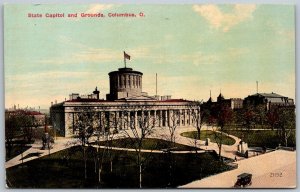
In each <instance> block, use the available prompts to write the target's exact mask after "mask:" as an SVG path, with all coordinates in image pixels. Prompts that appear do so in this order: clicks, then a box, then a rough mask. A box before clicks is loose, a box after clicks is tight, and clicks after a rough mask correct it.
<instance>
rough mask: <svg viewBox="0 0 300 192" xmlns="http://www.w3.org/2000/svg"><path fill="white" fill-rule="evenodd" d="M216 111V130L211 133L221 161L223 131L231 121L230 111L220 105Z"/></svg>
mask: <svg viewBox="0 0 300 192" xmlns="http://www.w3.org/2000/svg"><path fill="white" fill-rule="evenodd" d="M216 109H217V111H216V114H217V116H216V123H217V126H218V128H217V129H215V130H213V132H214V137H215V140H216V143H217V145H218V148H219V158H220V159H221V151H222V144H223V139H224V133H223V132H224V131H225V130H224V129H225V125H227V124H229V123H230V122H231V120H232V110H231V109H230V108H229V107H228V106H226V105H220V106H218V107H217V108H216Z"/></svg>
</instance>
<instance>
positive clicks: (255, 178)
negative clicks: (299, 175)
mask: <svg viewBox="0 0 300 192" xmlns="http://www.w3.org/2000/svg"><path fill="white" fill-rule="evenodd" d="M237 163H238V169H234V170H232V171H227V172H223V173H220V174H217V175H213V176H210V177H206V178H204V179H201V180H198V181H193V182H191V183H189V184H186V185H184V186H181V187H182V188H212V187H213V188H230V187H233V186H234V183H235V181H236V179H237V175H239V174H241V173H244V172H245V173H251V174H252V185H251V186H249V188H294V187H296V152H295V151H293V152H291V151H283V150H277V151H274V152H270V153H266V154H263V155H259V156H255V157H252V158H249V159H244V160H241V161H238V162H237Z"/></svg>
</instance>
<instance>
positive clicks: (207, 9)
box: [193, 4, 256, 32]
mask: <svg viewBox="0 0 300 192" xmlns="http://www.w3.org/2000/svg"><path fill="white" fill-rule="evenodd" d="M255 9H256V5H252V4H236V5H234V7H233V11H232V13H224V12H222V10H220V8H219V7H218V6H217V5H194V6H193V10H194V11H195V12H197V13H199V14H200V15H201V16H202V17H204V18H205V19H206V20H207V21H208V22H209V23H210V25H211V26H212V27H213V28H215V29H220V30H222V31H223V32H227V31H229V30H230V29H231V28H232V27H233V26H235V25H237V24H239V23H241V22H243V21H246V20H248V19H251V18H252V13H253V12H254V11H255Z"/></svg>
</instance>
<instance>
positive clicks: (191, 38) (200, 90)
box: [4, 4, 295, 108]
mask: <svg viewBox="0 0 300 192" xmlns="http://www.w3.org/2000/svg"><path fill="white" fill-rule="evenodd" d="M140 12H142V13H143V14H144V17H139V13H140ZM28 13H41V14H43V17H42V18H29V17H28ZM46 13H65V17H64V18H46V17H45V14H46ZM68 13H78V14H80V13H103V14H104V15H105V17H104V18H81V17H77V18H68V17H67V14H68ZM108 13H135V14H137V17H135V18H123V17H108ZM294 16H295V13H294V6H291V5H261V4H259V5H258V4H256V5H255V4H228V5H226V4H224V5H220V4H195V5H194V4H186V5H128V4H126V5H122V4H77V5H74V4H73V5H72V4H65V5H62V4H61V5H55V4H52V5H26V4H23V5H20V4H19V5H5V7H4V73H5V74H4V75H5V79H4V81H5V108H11V107H12V106H13V105H19V106H20V107H26V106H29V107H35V108H38V106H40V107H41V108H49V107H50V104H51V102H54V101H55V100H57V102H61V101H64V100H65V98H67V99H68V97H69V94H71V93H80V94H90V93H92V91H93V90H94V89H95V87H96V86H97V87H98V89H99V90H100V98H105V97H106V94H107V93H108V92H109V78H108V73H109V72H111V71H115V70H117V69H118V68H121V67H124V61H123V51H126V53H127V54H129V55H130V56H131V60H130V61H127V66H128V67H131V68H133V69H134V70H137V71H141V72H142V73H143V91H144V92H148V94H149V95H155V74H156V73H157V75H158V95H172V98H183V99H189V100H202V99H203V100H204V101H206V100H208V98H209V95H210V91H211V95H212V98H213V99H214V100H216V97H217V96H218V95H219V94H220V92H222V94H223V95H224V97H225V98H244V97H247V96H248V95H251V94H255V93H256V81H258V92H262V93H271V92H275V93H278V94H280V95H284V96H288V97H290V98H293V99H295V18H294Z"/></svg>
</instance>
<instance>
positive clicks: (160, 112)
mask: <svg viewBox="0 0 300 192" xmlns="http://www.w3.org/2000/svg"><path fill="white" fill-rule="evenodd" d="M158 120H159V127H162V110H159V119H158Z"/></svg>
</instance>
